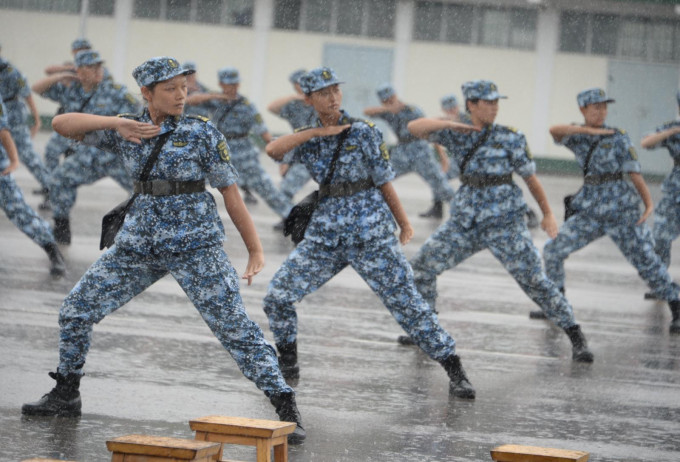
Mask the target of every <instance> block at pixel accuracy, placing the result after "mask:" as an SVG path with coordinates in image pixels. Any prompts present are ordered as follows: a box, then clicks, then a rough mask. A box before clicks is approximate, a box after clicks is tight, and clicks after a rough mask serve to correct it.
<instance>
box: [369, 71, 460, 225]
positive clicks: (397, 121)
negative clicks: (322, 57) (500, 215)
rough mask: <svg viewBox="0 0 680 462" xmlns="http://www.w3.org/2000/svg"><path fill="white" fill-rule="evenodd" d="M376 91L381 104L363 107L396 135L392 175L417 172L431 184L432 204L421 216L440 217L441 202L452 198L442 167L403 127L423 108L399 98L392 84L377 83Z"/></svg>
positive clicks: (442, 206) (420, 112) (426, 145)
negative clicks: (387, 125)
mask: <svg viewBox="0 0 680 462" xmlns="http://www.w3.org/2000/svg"><path fill="white" fill-rule="evenodd" d="M377 95H378V99H379V100H380V103H381V105H380V106H376V107H369V108H366V109H364V114H365V115H367V116H369V117H375V118H379V119H383V120H384V121H385V122H387V123H388V124H389V125H390V127H391V128H392V130H393V131H394V133H395V134H396V135H397V138H398V144H397V145H396V146H395V147H393V148H392V150H391V152H390V159H391V160H390V161H391V162H392V168H393V169H394V173H395V175H396V176H397V177H399V176H401V175H404V174H406V173H409V172H416V173H417V174H418V175H420V176H421V177H422V178H423V180H425V182H426V183H427V184H428V185H429V186H430V189H431V190H432V196H433V198H434V204H433V206H432V208H431V209H430V210H428V211H427V212H424V213H421V214H420V216H421V217H425V218H427V217H431V218H442V217H443V212H444V203H445V202H446V203H448V202H449V201H450V200H451V199H452V198H453V194H454V192H453V188H451V186H450V185H449V184H448V183H447V181H446V174H445V171H442V168H441V167H440V166H439V165H437V162H436V161H435V159H434V157H433V156H432V149H431V148H430V146H429V144H428V143H427V142H426V141H423V140H419V139H417V138H416V137H414V136H413V135H411V133H409V131H408V129H407V128H406V125H407V124H408V123H409V122H410V121H411V120H414V119H418V118H421V117H423V111H421V110H420V109H419V108H417V107H415V106H411V105H407V104H404V103H403V102H401V101H400V100H399V98H398V97H397V94H396V93H395V91H394V88H392V86H391V85H388V84H384V85H381V86H380V87H378V89H377Z"/></svg>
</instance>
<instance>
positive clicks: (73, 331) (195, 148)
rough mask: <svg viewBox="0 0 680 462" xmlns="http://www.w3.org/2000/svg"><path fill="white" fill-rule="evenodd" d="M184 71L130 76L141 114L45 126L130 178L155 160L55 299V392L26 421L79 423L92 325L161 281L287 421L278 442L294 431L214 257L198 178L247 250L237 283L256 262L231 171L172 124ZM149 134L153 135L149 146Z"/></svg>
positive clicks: (217, 235) (271, 360)
mask: <svg viewBox="0 0 680 462" xmlns="http://www.w3.org/2000/svg"><path fill="white" fill-rule="evenodd" d="M190 72H192V71H189V70H186V69H184V68H182V67H181V66H180V65H179V63H178V62H177V61H176V60H175V59H173V58H170V57H157V58H152V59H149V60H148V61H146V62H144V63H143V64H141V65H140V66H138V67H137V68H135V70H134V71H133V77H134V78H135V80H136V81H137V83H138V84H139V86H140V87H141V90H142V95H143V96H144V99H145V100H146V101H147V102H148V109H147V110H145V111H144V112H143V113H142V114H141V115H136V116H135V115H123V116H120V117H112V116H96V115H90V114H64V115H60V116H57V117H56V118H55V119H54V122H53V125H54V128H55V130H57V131H58V132H60V133H61V134H63V135H64V136H69V137H71V138H73V139H76V140H82V141H83V142H84V143H86V144H90V145H92V146H97V147H98V148H100V149H105V150H108V151H110V152H112V153H114V154H115V155H117V156H120V157H121V158H122V159H123V160H124V162H125V164H126V166H127V167H128V168H129V170H130V172H131V173H132V175H133V177H134V178H139V177H140V175H141V171H142V169H143V167H144V165H145V163H146V161H147V159H148V157H149V156H150V154H151V151H152V150H153V149H154V147H155V146H156V144H157V143H158V142H160V143H161V144H160V148H161V154H160V155H159V157H158V160H157V161H156V162H155V164H154V165H153V167H152V170H151V173H150V175H149V178H150V179H149V181H145V182H141V181H136V182H135V191H136V192H138V193H139V196H138V197H137V198H136V200H135V202H134V203H133V205H132V207H131V208H130V210H129V212H128V215H127V217H126V219H125V222H124V224H123V227H122V229H121V230H120V232H119V233H118V236H117V237H116V240H115V244H114V245H113V246H112V247H111V248H110V249H108V250H107V251H106V252H104V253H103V254H102V256H101V257H100V258H99V259H98V260H97V261H96V262H95V263H94V264H93V265H92V266H91V267H90V268H89V269H88V270H87V271H86V273H85V274H84V275H83V277H82V278H81V280H80V281H79V282H78V283H77V284H76V286H75V287H74V288H73V290H72V291H71V293H70V294H69V295H68V296H67V297H66V299H65V300H64V304H63V306H62V308H61V311H60V313H59V325H60V326H61V333H60V342H59V367H58V368H57V371H56V373H50V375H51V376H52V377H53V378H55V379H56V380H57V386H56V387H55V388H54V389H53V390H52V391H51V392H50V393H48V394H47V395H45V396H44V397H43V398H42V399H41V400H40V401H38V402H36V403H29V404H25V405H24V406H23V408H22V412H23V413H24V414H28V415H79V414H80V412H81V400H80V393H79V391H78V387H79V384H80V379H81V376H82V375H83V367H84V365H85V357H86V355H87V352H88V349H89V346H90V338H91V335H92V330H93V327H94V324H96V323H99V322H100V321H101V320H102V319H103V318H104V317H105V316H106V315H108V314H110V313H112V312H114V311H115V310H117V309H118V308H120V307H121V306H122V305H124V304H125V303H126V302H127V301H129V300H130V299H131V298H133V297H134V296H135V295H137V294H139V293H141V292H142V291H144V290H145V289H146V288H147V287H149V286H150V285H151V284H153V283H154V282H156V281H158V280H159V279H161V278H162V277H163V276H165V275H166V274H171V275H172V276H173V277H174V278H175V279H176V280H177V282H178V283H179V284H180V286H181V287H182V289H183V290H184V291H185V292H186V293H187V295H188V297H189V299H190V300H191V301H192V303H193V304H194V306H195V307H196V309H197V310H198V311H199V312H200V313H201V316H202V317H203V319H204V320H205V321H206V323H207V324H208V326H209V327H210V329H211V330H212V331H213V333H214V334H215V336H216V337H217V338H218V339H219V340H220V342H221V343H222V345H223V346H224V347H225V348H226V349H227V350H228V351H229V353H230V354H231V356H232V357H233V358H234V360H235V361H236V363H237V364H238V366H239V368H240V369H241V371H243V373H244V374H245V375H246V377H247V378H248V379H250V380H252V381H253V382H255V384H256V385H257V387H258V388H260V389H261V390H262V391H264V393H265V394H266V395H267V396H268V397H269V398H270V400H271V401H272V404H274V405H275V406H276V408H277V413H279V416H280V417H281V419H282V420H284V419H285V420H287V421H290V422H297V423H298V425H299V426H298V429H296V431H295V433H294V434H292V436H291V437H290V439H289V441H290V442H292V443H299V442H301V441H302V440H303V439H304V437H305V434H304V430H303V428H302V427H301V426H300V414H299V413H298V411H297V407H296V404H295V394H294V391H293V390H292V389H291V388H290V387H289V386H288V385H287V384H286V383H285V380H284V379H283V377H282V376H281V372H280V370H279V368H278V364H277V359H276V352H275V351H274V348H273V347H272V346H271V344H270V343H268V342H267V341H266V340H265V338H264V336H263V333H262V331H261V330H260V328H259V327H258V325H257V324H256V323H255V322H253V321H252V320H250V318H248V315H247V314H246V311H245V308H244V306H243V301H242V299H241V295H240V292H239V277H238V275H237V273H236V271H235V270H234V268H233V267H232V266H231V263H230V262H229V258H228V256H227V254H226V253H225V251H224V248H223V241H224V227H223V225H222V221H221V220H220V218H219V215H218V212H217V208H216V204H215V200H214V198H213V196H212V194H211V193H209V192H207V191H206V190H205V181H206V180H207V181H208V182H209V183H210V185H211V186H212V187H214V188H217V189H218V190H219V191H220V193H221V194H222V196H223V199H224V204H225V206H226V208H227V211H228V213H229V215H230V216H231V217H232V219H233V221H234V225H235V226H236V228H237V229H238V231H239V233H240V235H241V237H242V239H243V241H244V244H245V245H246V248H247V249H248V252H249V259H248V265H247V267H246V271H245V274H244V275H243V276H242V278H243V279H247V280H248V284H250V283H251V280H252V278H253V277H254V276H255V275H256V274H257V273H259V272H260V270H261V269H262V267H263V266H264V255H263V252H262V245H261V243H260V240H259V237H258V236H257V232H256V231H255V226H254V224H253V221H252V219H251V217H250V215H249V214H248V211H247V209H246V208H245V205H244V204H243V201H242V200H241V196H240V194H239V193H238V189H237V187H236V178H237V176H238V175H237V173H236V171H235V169H234V167H233V165H232V163H231V161H230V151H229V147H228V146H227V142H226V140H225V139H224V136H222V134H220V132H219V131H218V130H217V129H216V128H215V127H214V126H213V125H212V124H211V123H209V122H208V120H207V119H206V118H203V117H200V116H183V115H182V112H183V110H184V101H185V99H186V92H187V86H186V77H185V75H186V74H188V73H190ZM159 135H160V136H161V137H162V138H160V141H159Z"/></svg>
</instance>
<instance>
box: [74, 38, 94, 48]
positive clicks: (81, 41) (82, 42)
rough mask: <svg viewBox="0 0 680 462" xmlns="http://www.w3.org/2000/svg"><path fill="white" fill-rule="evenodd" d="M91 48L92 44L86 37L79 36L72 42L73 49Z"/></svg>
mask: <svg viewBox="0 0 680 462" xmlns="http://www.w3.org/2000/svg"><path fill="white" fill-rule="evenodd" d="M90 48H92V44H91V43H90V41H89V40H88V39H86V38H77V39H75V40H74V41H73V42H71V51H76V50H89V49H90Z"/></svg>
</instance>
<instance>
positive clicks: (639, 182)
mask: <svg viewBox="0 0 680 462" xmlns="http://www.w3.org/2000/svg"><path fill="white" fill-rule="evenodd" d="M628 175H629V176H630V180H631V181H632V182H633V186H635V189H636V190H637V192H638V194H639V195H640V198H641V199H642V202H643V203H644V204H645V208H651V207H653V206H654V203H653V202H652V195H651V194H650V192H649V188H648V187H647V183H645V180H644V178H642V174H640V173H629V174H628Z"/></svg>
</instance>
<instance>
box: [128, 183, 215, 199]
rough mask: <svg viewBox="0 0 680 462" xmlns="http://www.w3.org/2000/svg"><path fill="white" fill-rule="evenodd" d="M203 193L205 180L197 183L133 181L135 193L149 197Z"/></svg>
mask: <svg viewBox="0 0 680 462" xmlns="http://www.w3.org/2000/svg"><path fill="white" fill-rule="evenodd" d="M203 191H205V180H197V181H167V180H153V181H135V193H137V194H149V195H151V196H176V195H177V194H191V193H197V192H203Z"/></svg>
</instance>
